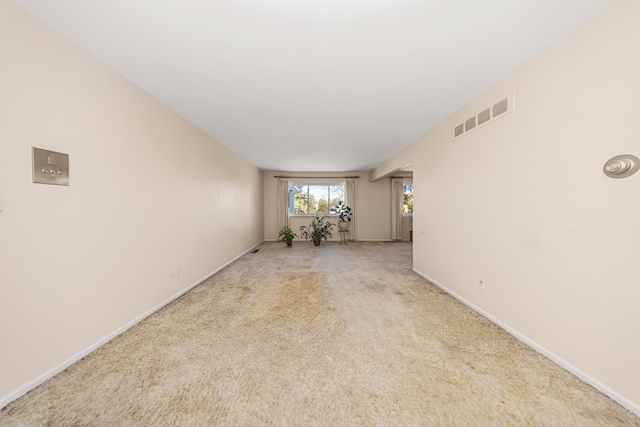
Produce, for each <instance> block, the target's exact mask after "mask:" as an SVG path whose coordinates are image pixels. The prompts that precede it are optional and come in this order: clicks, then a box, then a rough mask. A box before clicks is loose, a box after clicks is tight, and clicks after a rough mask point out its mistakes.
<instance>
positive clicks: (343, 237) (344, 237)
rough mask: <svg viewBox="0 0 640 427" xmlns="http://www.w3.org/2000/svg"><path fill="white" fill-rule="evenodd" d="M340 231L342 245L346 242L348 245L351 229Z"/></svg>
mask: <svg viewBox="0 0 640 427" xmlns="http://www.w3.org/2000/svg"><path fill="white" fill-rule="evenodd" d="M338 233H340V244H341V245H342V244H343V243H344V244H345V245H346V244H347V240H348V237H349V230H338Z"/></svg>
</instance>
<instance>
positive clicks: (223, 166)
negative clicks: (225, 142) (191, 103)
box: [0, 0, 264, 406]
mask: <svg viewBox="0 0 640 427" xmlns="http://www.w3.org/2000/svg"><path fill="white" fill-rule="evenodd" d="M0 63H2V66H0V94H1V96H0V117H1V119H0V121H1V125H0V147H1V148H2V154H1V155H0V193H2V202H3V203H2V205H3V212H0V325H2V344H0V348H1V350H0V406H2V404H4V403H7V400H8V399H12V398H15V397H17V396H18V395H19V394H20V393H21V392H24V391H26V390H27V389H28V387H29V386H32V385H34V384H36V383H37V382H38V381H40V380H42V379H43V378H44V377H46V375H48V374H50V373H51V372H53V371H55V370H56V367H58V368H59V367H60V366H62V365H64V364H65V363H66V362H68V361H69V360H71V359H73V358H74V356H77V355H78V354H81V353H82V352H83V351H85V350H86V349H88V348H90V347H91V346H93V345H95V344H96V343H98V342H100V341H101V340H103V339H104V338H105V337H108V336H109V335H110V334H112V333H113V332H114V331H117V330H119V329H120V328H122V327H123V326H125V325H127V324H129V323H130V322H132V321H134V320H135V319H137V318H139V317H140V316H142V315H144V314H145V313H147V312H148V311H149V310H151V309H153V308H154V307H157V306H158V305H159V304H161V303H163V302H164V301H166V300H168V299H169V298H170V297H172V296H173V295H176V294H178V293H180V292H181V291H183V290H184V289H186V288H188V287H189V286H191V285H192V284H194V283H196V282H198V281H199V280H200V279H201V278H203V277H204V276H206V275H208V274H210V273H211V272H213V271H215V270H216V269H218V268H219V267H221V266H223V265H224V264H225V263H227V262H229V261H231V260H232V259H234V258H235V257H237V256H238V255H240V254H242V253H243V252H244V251H246V250H248V249H250V248H251V247H253V246H254V245H256V244H258V243H259V242H260V241H262V239H263V235H264V230H263V208H264V202H263V198H262V190H263V183H262V179H263V175H262V171H260V170H258V169H257V168H255V167H254V166H252V165H251V164H249V163H247V162H246V161H245V160H243V159H242V158H240V157H238V156H237V155H235V154H234V153H232V152H231V151H229V150H228V149H227V148H225V147H223V146H222V145H220V144H219V143H218V142H216V141H215V140H213V139H212V138H210V137H209V136H207V135H206V134H204V133H203V132H202V131H200V130H199V129H197V128H196V127H194V126H193V125H192V124H190V123H189V122H187V121H186V120H184V119H183V118H181V117H179V116H178V115H176V114H175V113H173V112H172V111H171V110H169V109H168V108H166V107H165V106H163V105H162V104H160V103H159V102H158V101H156V100H155V99H153V98H152V97H150V96H149V95H147V94H145V93H144V92H142V91H141V90H140V89H138V88H137V87H135V86H134V85H132V84H131V83H130V82H128V81H127V80H125V79H124V78H123V77H121V76H120V75H118V74H116V73H114V72H113V71H112V70H110V69H109V68H107V67H106V66H104V65H103V64H101V63H100V62H98V61H97V60H96V59H94V58H93V57H91V56H90V55H88V54H87V53H85V52H84V51H82V50H81V49H79V48H78V47H77V46H75V45H73V44H72V43H70V42H69V41H67V40H66V39H64V38H63V37H62V36H60V35H59V34H57V33H55V32H53V31H51V30H50V29H49V28H48V27H46V26H44V25H43V24H41V23H40V22H39V21H37V20H35V19H34V18H33V17H32V16H30V15H28V14H27V13H26V12H24V11H23V10H22V9H20V8H18V7H17V6H15V5H14V4H13V3H11V2H9V1H7V0H0ZM32 146H36V147H42V148H46V149H51V150H55V151H60V152H65V153H69V155H70V162H71V173H70V177H71V185H70V186H69V187H59V186H51V185H41V184H33V183H31V147H32ZM178 269H179V270H180V271H179V272H178ZM170 273H171V274H172V275H173V276H174V277H169V276H170ZM60 364H62V365H60Z"/></svg>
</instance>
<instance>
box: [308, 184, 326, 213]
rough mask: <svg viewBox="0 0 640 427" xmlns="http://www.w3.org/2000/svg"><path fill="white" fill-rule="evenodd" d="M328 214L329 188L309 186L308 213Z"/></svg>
mask: <svg viewBox="0 0 640 427" xmlns="http://www.w3.org/2000/svg"><path fill="white" fill-rule="evenodd" d="M308 213H324V214H326V213H329V187H328V186H326V185H310V186H309V212H308Z"/></svg>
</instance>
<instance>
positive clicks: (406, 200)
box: [402, 184, 413, 214]
mask: <svg viewBox="0 0 640 427" xmlns="http://www.w3.org/2000/svg"><path fill="white" fill-rule="evenodd" d="M403 191H404V197H403V201H402V212H403V213H405V214H412V213H413V184H405V185H404V186H403Z"/></svg>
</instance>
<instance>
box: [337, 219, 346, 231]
mask: <svg viewBox="0 0 640 427" xmlns="http://www.w3.org/2000/svg"><path fill="white" fill-rule="evenodd" d="M338 228H339V229H340V230H346V229H347V228H349V222H348V221H344V222H339V223H338Z"/></svg>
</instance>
